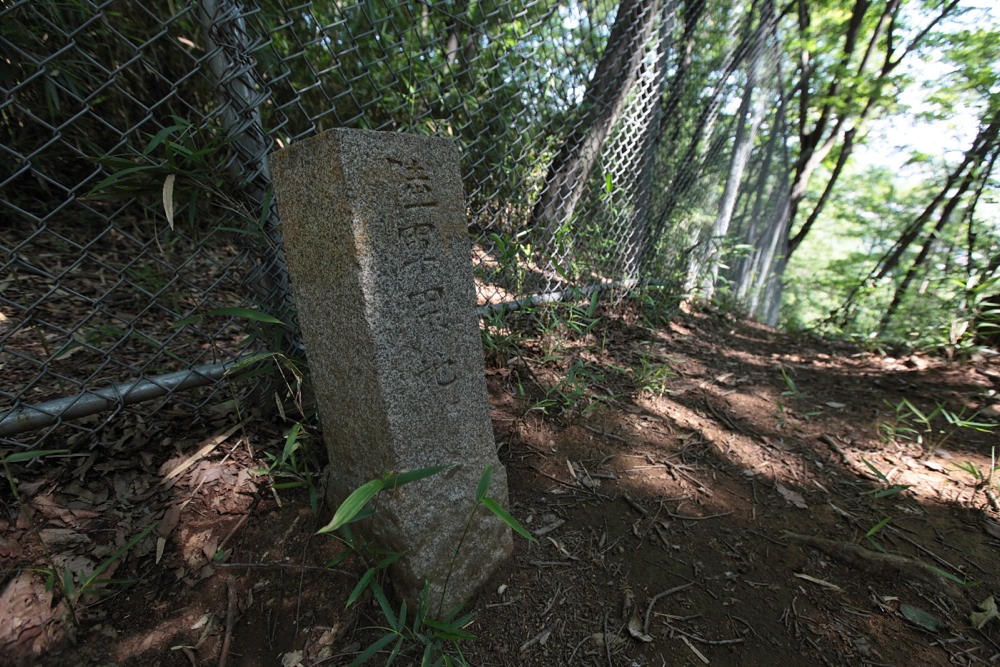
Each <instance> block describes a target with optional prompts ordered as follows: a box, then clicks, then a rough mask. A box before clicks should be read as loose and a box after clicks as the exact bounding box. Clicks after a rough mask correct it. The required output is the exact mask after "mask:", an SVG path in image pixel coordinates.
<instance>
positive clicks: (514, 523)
mask: <svg viewBox="0 0 1000 667" xmlns="http://www.w3.org/2000/svg"><path fill="white" fill-rule="evenodd" d="M479 502H480V503H481V504H482V505H483V506H484V507H486V509H488V510H489V511H491V512H493V513H494V514H496V515H497V516H498V517H499V518H500V520H501V521H503V522H504V523H505V524H507V525H508V526H510V527H511V529H512V530H513V531H514V532H515V533H517V534H518V535H520V536H521V537H523V538H524V539H526V540H528V541H529V542H538V539H537V538H536V537H535V536H534V535H532V534H531V533H529V532H528V530H527V529H526V528H525V527H524V526H522V525H521V522H520V521H518V520H517V519H515V518H514V517H512V516H511V515H510V514H509V513H508V512H507V510H505V509H504V508H503V507H501V506H500V503H498V502H497V501H495V500H493V499H492V498H483V499H482V500H481V501H479Z"/></svg>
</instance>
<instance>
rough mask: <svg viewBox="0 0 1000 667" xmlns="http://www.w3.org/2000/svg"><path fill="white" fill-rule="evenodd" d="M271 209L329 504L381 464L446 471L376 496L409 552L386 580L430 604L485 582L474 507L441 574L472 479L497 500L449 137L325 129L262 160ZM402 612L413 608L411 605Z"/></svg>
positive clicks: (483, 521)
mask: <svg viewBox="0 0 1000 667" xmlns="http://www.w3.org/2000/svg"><path fill="white" fill-rule="evenodd" d="M271 167H272V171H273V175H274V189H275V203H276V204H277V206H278V212H279V214H280V216H281V223H282V232H283V235H284V243H285V253H286V256H287V261H288V269H289V273H290V276H291V280H292V291H293V294H294V295H295V302H296V308H297V310H298V316H299V322H300V324H301V327H302V334H303V340H304V342H305V346H306V355H307V356H308V359H309V367H310V371H311V376H312V382H313V385H314V387H315V390H316V400H317V404H318V407H319V411H320V417H321V419H322V423H323V433H324V438H325V440H326V443H327V448H328V450H329V453H330V464H331V468H332V473H331V484H330V498H329V499H330V502H331V504H333V506H334V507H336V506H338V505H339V503H340V502H341V501H342V500H343V499H344V498H345V497H346V496H347V494H349V493H350V492H351V491H353V490H354V489H355V488H357V487H358V486H360V485H361V484H364V483H365V482H367V481H369V480H371V479H375V478H379V477H381V476H382V475H383V474H384V473H385V472H386V471H395V472H405V471H408V470H414V469H417V468H423V467H427V466H433V465H438V464H458V465H457V466H456V467H455V468H452V469H450V470H448V471H446V472H444V473H441V474H438V475H436V476H434V477H430V478H428V479H426V480H422V481H420V482H416V483H413V484H410V485H407V486H404V487H402V488H401V489H399V490H397V491H393V492H390V493H385V494H383V495H382V497H381V498H380V500H379V504H378V510H377V511H378V513H377V515H376V516H375V518H374V520H373V521H372V526H371V527H372V530H373V531H374V533H375V536H376V539H377V540H378V542H379V543H380V544H382V545H383V546H386V547H388V548H390V549H392V550H394V551H403V552H406V556H405V557H403V558H402V559H400V560H399V561H397V563H396V564H395V565H394V566H393V569H392V571H391V575H392V580H393V584H394V586H395V588H396V591H397V593H399V594H400V595H402V596H403V597H404V598H406V599H408V600H410V601H411V603H412V602H413V601H415V600H416V598H417V594H418V593H419V592H420V590H421V588H422V587H423V584H424V580H425V579H426V580H428V581H430V583H431V600H432V602H433V605H432V610H433V611H435V612H436V611H437V600H438V599H439V597H440V595H441V592H442V590H443V588H444V585H445V580H446V579H448V584H447V592H446V597H445V598H444V605H443V610H442V611H445V612H447V611H450V610H451V609H452V608H453V607H454V606H456V605H457V604H460V603H461V602H463V601H464V600H465V599H467V598H468V597H469V596H471V595H472V594H474V593H475V592H476V590H477V589H478V588H479V587H480V586H481V585H482V584H483V583H484V582H485V581H486V579H487V578H488V577H489V576H490V575H491V574H492V573H493V572H494V571H495V570H496V568H497V567H498V566H499V565H500V564H501V562H502V561H503V560H504V559H505V558H506V557H507V556H508V555H509V553H510V550H511V535H510V529H509V528H508V527H507V526H506V525H504V524H503V523H502V522H501V521H499V520H498V519H496V518H495V517H494V516H493V515H492V514H490V513H489V512H488V511H487V510H486V509H485V508H480V509H479V511H478V512H477V514H476V518H475V520H474V521H473V524H472V526H471V528H470V530H469V534H468V536H467V537H466V540H465V543H464V544H463V545H462V550H461V552H460V553H459V555H458V557H457V558H455V565H454V569H453V571H452V573H451V577H450V579H449V578H448V570H449V566H451V564H452V558H453V554H454V553H455V547H457V546H458V543H459V540H460V539H461V536H462V531H463V529H464V528H465V524H466V519H467V517H468V515H469V512H470V511H471V509H472V508H473V501H474V495H475V488H476V484H477V482H478V481H479V478H480V475H481V474H482V472H483V470H484V469H485V468H486V466H489V465H492V466H493V484H492V487H491V489H490V496H491V497H493V498H495V499H496V500H497V501H498V502H500V503H502V504H504V505H506V503H507V477H506V473H505V471H504V469H503V467H502V466H501V465H500V462H499V460H498V459H497V455H496V446H495V444H494V441H493V430H492V424H491V422H490V415H489V405H488V403H487V400H486V382H485V377H484V372H483V371H484V369H483V350H482V341H481V340H480V337H479V327H478V322H477V319H476V314H475V292H474V284H473V279H472V266H471V258H470V257H471V255H470V253H471V244H470V240H469V234H468V229H467V227H466V222H465V196H464V193H463V190H462V181H461V175H460V171H459V153H458V149H457V148H456V147H455V145H454V144H453V143H452V142H451V141H449V140H447V139H435V138H430V137H419V136H412V135H403V134H395V133H389V132H368V131H357V130H333V131H330V132H326V133H324V134H321V135H319V136H317V137H314V138H312V139H309V140H306V141H302V142H299V143H296V144H295V145H293V146H291V147H289V148H286V149H284V150H281V151H279V152H278V153H276V154H275V155H274V156H273V157H272V159H271ZM412 608H413V607H411V609H412Z"/></svg>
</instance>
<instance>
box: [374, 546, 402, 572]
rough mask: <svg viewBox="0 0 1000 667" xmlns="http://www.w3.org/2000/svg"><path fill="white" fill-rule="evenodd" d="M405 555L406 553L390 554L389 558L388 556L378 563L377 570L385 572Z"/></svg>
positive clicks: (393, 552) (396, 552)
mask: <svg viewBox="0 0 1000 667" xmlns="http://www.w3.org/2000/svg"><path fill="white" fill-rule="evenodd" d="M405 555H406V553H405V552H402V551H392V552H390V553H389V555H388V556H386V557H385V558H383V559H382V560H380V561H379V562H378V565H376V566H375V569H376V570H380V571H381V570H384V569H386V568H387V567H389V566H390V565H392V564H393V563H395V562H396V561H397V560H399V559H400V558H402V557H403V556H405Z"/></svg>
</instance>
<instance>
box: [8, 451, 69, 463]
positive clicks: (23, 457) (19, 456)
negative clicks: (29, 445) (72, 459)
mask: <svg viewBox="0 0 1000 667" xmlns="http://www.w3.org/2000/svg"><path fill="white" fill-rule="evenodd" d="M55 454H69V450H68V449H38V450H35V451H31V452H14V453H13V454H0V458H3V459H6V461H7V463H22V462H24V461H32V460H34V459H40V458H42V457H44V456H52V455H55Z"/></svg>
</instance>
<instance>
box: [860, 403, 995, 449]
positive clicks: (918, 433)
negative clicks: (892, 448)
mask: <svg viewBox="0 0 1000 667" xmlns="http://www.w3.org/2000/svg"><path fill="white" fill-rule="evenodd" d="M889 405H890V407H892V409H893V416H892V417H891V418H890V419H889V420H888V421H884V422H880V423H879V437H880V438H881V439H882V440H883V442H886V443H892V442H898V441H899V440H905V441H909V442H913V443H915V444H917V445H920V446H921V447H922V448H923V449H924V451H926V452H927V453H930V454H933V453H934V452H935V451H936V450H937V449H938V448H939V447H942V446H944V445H945V443H947V442H948V441H949V440H951V438H952V437H953V436H954V435H955V434H956V433H958V432H959V431H961V430H963V429H972V430H975V431H979V432H981V433H990V432H992V430H993V429H994V428H995V427H996V425H995V424H990V423H988V422H980V421H976V419H975V418H976V415H975V414H973V415H972V416H971V417H966V416H965V413H964V411H963V412H960V413H955V412H952V411H950V410H948V409H947V408H945V407H944V404H943V403H938V404H937V405H936V406H935V407H934V409H933V410H931V411H930V412H927V413H925V412H923V411H922V410H920V408H918V407H917V406H915V405H914V404H913V403H911V402H910V401H909V399H906V398H904V399H903V400H901V401H900V402H899V403H897V404H895V405H893V404H891V403H889ZM941 420H943V421H944V423H945V425H944V426H939V425H937V424H936V423H935V422H940V421H941Z"/></svg>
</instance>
